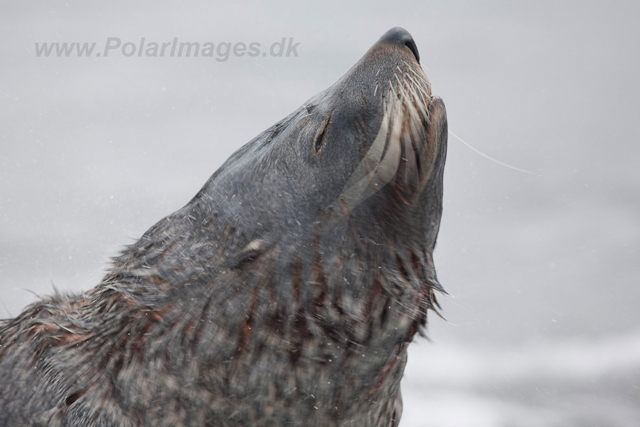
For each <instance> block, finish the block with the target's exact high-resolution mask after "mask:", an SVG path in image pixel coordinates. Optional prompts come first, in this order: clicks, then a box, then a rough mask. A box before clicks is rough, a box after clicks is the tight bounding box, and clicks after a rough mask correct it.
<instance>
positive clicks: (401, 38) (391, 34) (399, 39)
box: [380, 27, 420, 64]
mask: <svg viewBox="0 0 640 427" xmlns="http://www.w3.org/2000/svg"><path fill="white" fill-rule="evenodd" d="M380 41H381V42H389V43H399V44H403V45H405V46H406V47H408V48H409V49H410V50H411V52H413V56H415V57H416V61H418V64H419V63H420V54H419V53H418V46H416V42H414V41H413V37H411V34H409V31H407V30H405V29H404V28H402V27H394V28H392V29H390V30H389V31H387V32H386V33H384V34H383V35H382V37H380Z"/></svg>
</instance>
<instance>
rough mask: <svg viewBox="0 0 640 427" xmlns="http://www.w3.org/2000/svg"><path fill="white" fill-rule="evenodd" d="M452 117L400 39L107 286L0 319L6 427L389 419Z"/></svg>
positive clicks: (220, 177)
mask: <svg viewBox="0 0 640 427" xmlns="http://www.w3.org/2000/svg"><path fill="white" fill-rule="evenodd" d="M446 148H447V119H446V112H445V107H444V104H443V102H442V100H441V99H440V98H438V97H435V96H433V95H432V93H431V85H430V83H429V80H428V78H427V76H426V75H425V73H424V71H423V70H422V68H421V66H420V64H419V55H418V50H417V47H416V44H415V42H414V41H413V38H412V37H411V35H410V34H409V33H408V32H407V31H406V30H404V29H401V28H394V29H391V30H390V31H388V32H387V33H386V34H384V35H383V36H382V37H381V38H380V40H378V42H376V43H375V44H374V45H373V46H372V47H371V48H370V49H369V51H368V52H367V53H366V54H365V55H364V56H363V57H362V59H360V61H358V62H357V63H356V64H355V65H354V66H353V67H352V68H351V69H350V70H349V71H348V72H347V73H346V74H345V75H344V76H343V77H342V78H340V79H339V80H338V81H337V82H336V83H335V84H334V85H332V86H331V87H329V88H328V89H326V90H325V91H323V92H321V93H319V94H318V95H316V96H314V97H313V98H311V99H309V100H308V101H307V102H305V104H304V105H303V106H302V107H300V108H299V109H297V110H296V111H294V112H293V113H291V114H290V115H289V116H287V117H286V118H284V119H283V120H281V121H280V122H278V123H276V124H275V125H274V126H272V127H271V128H269V129H268V130H266V131H265V132H263V133H261V134H260V135H258V136H257V137H256V138H254V139H253V140H252V141H250V142H249V143H247V144H246V145H245V146H243V147H242V148H241V149H240V150H238V151H237V152H236V153H234V154H233V155H232V156H231V157H230V158H229V159H228V160H227V161H226V162H225V163H224V164H223V165H222V166H221V167H220V168H219V169H218V170H217V171H216V172H215V173H214V174H213V176H212V177H211V178H210V179H209V180H208V182H207V183H206V184H205V186H204V187H203V188H202V189H201V190H200V192H199V193H198V194H197V195H196V196H195V197H194V198H193V199H192V200H191V201H190V202H189V203H188V204H187V205H186V206H185V207H184V208H182V209H180V210H179V211H177V212H175V213H174V214H172V215H170V216H168V217H166V218H164V219H163V220H161V221H160V222H158V223H157V224H156V225H155V226H153V227H152V228H151V229H149V230H148V231H147V232H146V233H145V234H144V235H143V236H142V238H141V239H140V240H139V241H138V242H136V243H135V244H133V245H131V246H130V247H128V248H127V249H126V250H125V251H124V252H123V253H122V255H121V256H119V257H118V258H116V259H114V261H113V266H112V268H111V269H110V271H109V272H108V274H107V275H106V277H105V278H104V279H103V281H102V283H101V284H100V285H99V286H97V287H96V288H95V289H93V290H91V291H89V292H87V293H85V294H82V295H78V296H72V297H68V296H65V297H63V296H60V295H57V296H55V297H52V298H50V299H49V300H47V301H43V302H41V303H38V304H36V305H34V306H31V307H30V308H28V309H27V310H26V311H25V312H24V313H23V314H21V315H20V316H19V317H17V318H16V319H12V320H9V321H6V322H5V323H3V324H1V325H0V337H1V339H0V341H1V344H2V346H1V347H0V376H2V378H3V383H12V385H13V386H12V387H11V390H4V391H0V422H6V423H12V422H13V423H20V422H21V421H24V420H28V421H29V422H31V420H34V419H36V420H38V422H41V423H42V424H48V425H58V424H64V425H71V424H78V425H143V424H145V425H205V424H207V425H225V426H226V425H229V426H231V425H233V426H235V425H238V426H240V425H343V424H344V423H349V422H352V423H354V425H362V426H388V425H395V424H397V422H398V421H399V419H400V414H401V409H402V403H401V398H400V379H401V377H402V374H403V371H404V366H405V363H406V350H407V344H408V343H409V342H411V341H412V339H413V337H414V335H415V334H416V333H418V332H419V331H420V330H421V328H423V327H424V326H425V324H426V316H427V310H428V309H433V308H434V307H435V305H436V304H437V303H436V300H435V293H434V292H435V291H437V290H442V288H441V287H440V285H439V284H438V281H437V278H436V273H435V268H434V264H433V256H432V253H433V250H434V247H435V243H436V237H437V234H438V228H439V225H440V218H441V215H442V178H443V171H444V164H445V156H446Z"/></svg>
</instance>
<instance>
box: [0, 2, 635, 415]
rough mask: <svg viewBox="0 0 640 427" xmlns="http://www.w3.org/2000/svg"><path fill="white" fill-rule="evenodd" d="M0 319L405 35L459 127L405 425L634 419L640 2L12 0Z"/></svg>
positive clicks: (72, 284) (1, 71)
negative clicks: (170, 53) (43, 46)
mask: <svg viewBox="0 0 640 427" xmlns="http://www.w3.org/2000/svg"><path fill="white" fill-rule="evenodd" d="M0 10H1V13H0V55H1V58H2V62H1V63H0V114H1V115H0V124H1V127H0V317H6V316H9V315H12V316H15V315H17V314H18V313H19V312H20V310H21V309H22V308H23V307H24V306H25V305H26V304H28V303H30V302H32V301H34V299H35V297H34V295H32V294H31V293H30V292H29V291H33V292H36V293H39V294H46V293H50V292H51V291H52V284H55V286H56V287H58V288H60V289H62V290H75V291H79V290H82V289H89V288H91V287H93V286H95V285H96V284H97V283H98V282H99V280H100V278H101V276H102V274H103V272H104V269H105V266H106V261H107V259H108V257H109V256H111V255H114V254H116V253H117V251H118V249H119V248H121V247H122V245H124V244H127V243H131V242H133V240H134V239H137V238H138V237H139V236H140V235H141V234H142V233H143V232H144V231H145V230H146V229H147V228H148V227H150V226H151V225H153V224H154V223H155V222H156V221H157V220H159V219H160V218H162V217H163V216H165V215H167V214H169V213H171V212H172V211H174V210H176V209H178V208H180V207H181V206H183V205H184V204H185V203H186V202H187V201H189V199H190V198H191V197H192V196H193V195H194V194H195V193H196V192H197V191H198V190H199V189H200V187H201V186H202V185H203V184H204V182H205V181H206V179H207V178H208V177H209V176H210V175H211V174H212V173H213V172H214V171H215V170H216V169H217V167H218V166H219V165H220V164H221V163H222V162H223V161H224V160H225V159H226V158H227V157H228V156H229V155H230V154H231V153H232V152H233V151H235V150H236V149H237V148H239V147H240V146H241V145H243V144H244V143H245V142H247V141H249V140H250V139H251V138H252V137H254V136H255V135H257V134H258V133H259V132H261V131H262V130H264V129H266V128H267V127H268V126H270V125H272V124H273V123H275V122H276V121H277V120H279V119H281V118H282V117H284V116H285V115H287V114H288V113H289V112H291V111H292V110H294V109H295V108H297V107H298V106H300V105H301V104H302V103H303V102H304V101H305V100H307V99H308V98H310V97H311V96H312V95H314V94H315V93H317V92H318V91H320V90H322V89H324V88H326V87H327V86H329V85H330V84H332V83H333V82H334V81H335V80H336V79H338V78H339V77H340V76H341V75H342V74H343V73H344V72H346V71H347V70H348V69H349V67H351V65H353V64H354V63H355V62H356V61H357V60H358V59H359V58H360V57H361V56H362V55H363V54H364V53H365V52H366V50H367V49H368V48H369V47H370V46H371V45H372V44H373V43H374V42H375V41H376V40H377V39H378V38H379V37H380V36H381V35H382V34H383V33H384V32H385V31H386V30H388V29H389V28H391V27H394V26H402V27H405V28H406V29H407V30H409V31H410V32H411V33H412V35H413V36H414V39H415V41H416V43H417V45H418V48H419V51H420V54H421V59H422V65H423V67H424V68H425V71H426V72H427V74H428V75H429V76H430V78H431V81H432V83H433V88H434V93H436V94H438V95H440V96H441V97H442V98H443V99H444V101H445V103H446V105H447V110H448V116H449V127H450V129H451V130H453V132H455V133H456V134H458V135H459V136H461V137H462V138H464V139H465V140H466V141H468V142H470V143H471V144H473V145H474V146H475V147H476V148H478V149H480V150H482V151H483V152H485V153H486V154H488V155H490V156H493V157H496V158H498V159H500V160H501V161H504V162H506V163H509V164H511V165H514V166H517V167H520V168H524V169H527V170H530V171H533V172H535V175H527V174H523V173H519V172H516V171H513V170H510V169H507V168H504V167H502V166H500V165H497V164H495V163H491V162H489V161H487V160H486V159H484V158H482V157H481V156H479V155H477V154H476V153H474V152H473V151H471V150H469V149H468V148H467V147H465V146H464V145H462V144H461V143H459V142H458V141H456V140H455V139H453V138H451V137H450V139H449V155H448V163H447V170H446V176H445V212H444V218H443V223H442V229H441V233H440V237H439V244H438V248H437V250H436V266H437V267H438V272H439V277H440V279H441V282H442V284H443V285H444V286H445V288H446V289H447V290H448V291H449V292H450V294H451V296H442V297H441V298H440V301H441V303H442V305H443V308H444V311H443V313H444V315H445V317H446V318H447V320H448V322H445V321H443V320H441V319H439V318H437V317H436V316H431V318H430V321H431V322H430V326H429V335H430V338H431V340H432V342H428V341H426V340H420V341H419V342H418V343H416V344H414V345H413V346H412V347H411V350H410V354H409V357H410V360H409V366H408V369H407V372H406V375H405V381H404V383H403V395H404V400H405V413H404V417H403V422H402V425H404V426H432V427H453V426H456V427H467V426H468V427H511V426H514V427H520V426H527V427H528V426H531V427H538V426H554V427H555V426H569V427H572V426H576V427H578V426H580V427H583V426H585V427H586V426H607V427H622V426H624V427H627V426H629V427H636V426H638V425H640V389H639V387H640V307H639V306H640V280H639V279H640V262H639V261H640V197H639V196H640V161H639V155H640V144H639V143H638V142H639V139H640V129H639V127H638V119H639V117H640V114H639V113H640V84H639V83H638V76H640V56H639V52H640V25H638V22H639V18H640V3H638V2H631V1H628V2H622V1H621V2H618V1H607V2H604V1H602V2H588V1H581V2H578V1H574V2H552V1H535V2H534V1H531V2H526V3H524V2H503V1H474V2H472V1H415V2H409V1H390V0H387V1H384V2H383V1H367V2H345V1H317V2H300V1H289V2H278V3H273V4H271V5H267V4H265V3H263V2H258V1H240V2H234V3H233V4H232V3H231V2H216V3H212V2H205V1H193V2H189V4H184V3H182V2H175V3H162V4H160V3H157V2H156V3H154V2H150V1H149V2H136V3H135V4H133V3H131V2H124V1H112V2H108V3H106V2H104V3H97V2H86V1H85V2H79V1H67V2H60V1H47V2H39V3H35V2H11V3H10V2H3V3H2V5H1V6H0ZM108 37H119V38H120V39H121V40H122V41H123V43H124V42H126V41H132V42H134V43H137V42H138V41H139V40H140V38H141V37H145V38H146V39H147V40H152V41H156V42H169V41H171V40H172V39H173V38H174V37H178V38H179V39H180V41H198V42H201V43H202V42H207V41H211V42H214V43H220V42H231V43H236V42H245V43H250V42H254V41H256V42H260V43H262V44H263V45H268V44H270V43H272V42H273V41H279V40H280V39H281V38H282V37H293V38H294V39H295V42H299V43H300V45H299V46H298V49H297V51H298V57H289V58H284V57H283V58H271V57H257V58H252V57H247V56H244V57H241V58H240V57H233V56H231V57H229V59H228V60H227V61H224V62H220V61H216V60H215V59H214V58H203V57H198V58H194V57H190V58H185V57H173V58H171V57H164V58H147V57H144V56H143V57H137V56H134V57H124V56H123V55H122V54H116V53H113V54H111V55H110V56H109V57H108V58H104V57H95V56H94V57H91V58H78V57H76V56H75V55H72V56H70V57H62V58H57V57H55V56H54V55H52V56H50V57H48V58H46V57H37V56H36V53H35V43H36V42H37V43H42V42H59V43H63V42H68V43H71V42H96V43H97V45H98V48H97V49H98V50H101V49H103V48H104V44H105V41H106V39H107V38H108Z"/></svg>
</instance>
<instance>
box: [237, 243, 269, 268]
mask: <svg viewBox="0 0 640 427" xmlns="http://www.w3.org/2000/svg"><path fill="white" fill-rule="evenodd" d="M273 243H274V242H273V241H267V240H263V239H255V240H252V241H251V242H249V244H247V245H246V246H245V247H244V248H242V249H241V250H240V251H239V252H236V253H235V254H234V255H232V256H231V257H230V258H229V261H228V263H227V264H228V266H229V268H230V269H231V270H237V269H239V268H240V267H242V266H243V265H245V264H246V263H248V262H251V261H254V260H256V259H257V258H258V257H259V256H260V255H262V254H263V253H264V252H265V251H266V250H267V249H269V248H270V247H271V246H273Z"/></svg>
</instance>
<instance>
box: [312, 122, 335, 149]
mask: <svg viewBox="0 0 640 427" xmlns="http://www.w3.org/2000/svg"><path fill="white" fill-rule="evenodd" d="M330 121H331V116H329V117H327V118H326V119H325V120H324V123H322V126H321V127H320V129H319V130H318V133H316V138H315V140H314V142H313V150H314V154H318V153H319V152H320V150H322V148H323V147H324V145H325V143H326V136H327V130H328V129H329V122H330Z"/></svg>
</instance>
